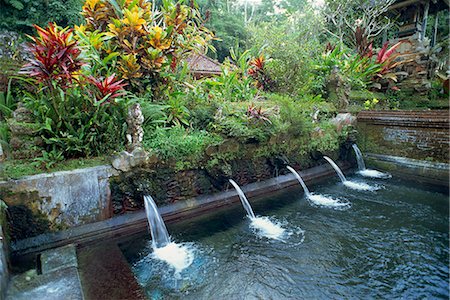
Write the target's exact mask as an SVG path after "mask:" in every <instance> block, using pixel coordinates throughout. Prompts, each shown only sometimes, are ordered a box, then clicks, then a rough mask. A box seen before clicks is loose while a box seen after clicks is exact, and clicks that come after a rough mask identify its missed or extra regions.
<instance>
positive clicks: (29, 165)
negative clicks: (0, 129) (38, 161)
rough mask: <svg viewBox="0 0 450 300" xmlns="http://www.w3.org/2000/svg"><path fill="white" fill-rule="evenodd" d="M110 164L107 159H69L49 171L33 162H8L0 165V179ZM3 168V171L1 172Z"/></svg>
mask: <svg viewBox="0 0 450 300" xmlns="http://www.w3.org/2000/svg"><path fill="white" fill-rule="evenodd" d="M104 164H109V159H108V158H107V157H94V158H78V159H69V160H65V161H62V162H60V163H58V164H55V165H54V166H52V167H51V168H50V169H48V170H44V169H41V168H39V167H37V166H35V165H33V161H32V160H25V159H24V160H19V159H17V160H6V161H5V162H4V163H3V166H1V163H0V179H4V180H6V179H17V178H20V177H23V176H28V175H36V174H40V173H50V172H57V171H69V170H74V169H79V168H89V167H95V166H100V165H104ZM1 168H3V170H1Z"/></svg>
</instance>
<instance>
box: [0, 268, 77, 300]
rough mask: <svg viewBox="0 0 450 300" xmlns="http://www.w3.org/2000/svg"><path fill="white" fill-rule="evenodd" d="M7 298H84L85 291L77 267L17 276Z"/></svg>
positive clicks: (19, 299)
mask: <svg viewBox="0 0 450 300" xmlns="http://www.w3.org/2000/svg"><path fill="white" fill-rule="evenodd" d="M6 299H11V300H12V299H14V300H29V299H46V300H60V299H66V300H82V299H83V292H82V290H81V284H80V278H79V275H78V271H77V269H76V268H65V269H60V270H57V271H54V272H51V273H47V274H42V275H37V274H34V275H33V276H30V275H28V274H21V275H17V276H15V277H14V278H13V279H12V281H11V284H10V285H9V289H8V294H7V297H6Z"/></svg>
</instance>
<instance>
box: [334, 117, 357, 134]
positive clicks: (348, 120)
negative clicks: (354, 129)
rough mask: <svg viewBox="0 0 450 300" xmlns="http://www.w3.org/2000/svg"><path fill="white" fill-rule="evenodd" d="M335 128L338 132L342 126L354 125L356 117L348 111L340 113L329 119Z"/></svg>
mask: <svg viewBox="0 0 450 300" xmlns="http://www.w3.org/2000/svg"><path fill="white" fill-rule="evenodd" d="M330 122H331V123H332V124H333V125H334V126H336V130H337V131H338V132H340V131H341V130H342V128H343V127H344V126H348V125H354V124H355V122H356V117H355V116H353V115H352V114H350V113H340V114H337V116H336V117H334V118H333V119H331V121H330Z"/></svg>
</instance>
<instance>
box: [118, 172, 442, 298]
mask: <svg viewBox="0 0 450 300" xmlns="http://www.w3.org/2000/svg"><path fill="white" fill-rule="evenodd" d="M354 178H355V177H354V176H350V177H349V179H350V180H353V179H354ZM368 180H369V179H368ZM369 183H370V184H372V183H373V182H371V181H369ZM310 188H311V189H314V191H315V192H317V193H320V194H329V195H333V196H334V197H336V198H347V199H348V200H349V201H351V202H352V206H351V208H349V209H347V210H335V209H324V208H322V207H317V206H311V205H309V204H308V203H307V201H304V195H303V194H302V193H301V192H300V191H301V190H300V187H298V188H296V189H287V190H285V192H283V193H280V194H277V195H275V196H271V197H267V198H265V199H262V200H259V201H256V202H252V205H253V208H254V209H255V211H258V212H259V213H261V214H265V215H272V216H276V217H277V219H278V220H280V222H281V223H282V224H284V226H285V228H286V230H287V231H289V232H290V235H288V236H287V238H286V239H285V240H284V241H280V240H276V239H266V238H261V237H259V236H257V235H255V234H254V232H253V230H252V228H251V227H249V223H250V221H249V219H248V218H245V217H244V213H243V211H242V207H240V206H234V207H233V208H231V209H230V210H228V211H220V212H217V213H214V214H212V215H208V216H203V217H202V218H201V219H196V220H189V221H185V222H183V223H178V224H175V225H169V230H170V232H171V233H172V235H173V238H174V239H176V240H185V241H186V240H190V241H195V245H196V247H197V249H196V250H195V251H196V252H195V259H194V260H193V263H192V264H191V265H190V266H189V267H188V268H186V269H184V270H183V271H182V272H181V278H182V279H179V280H174V279H173V274H168V272H167V267H165V265H164V264H161V263H159V262H158V261H156V262H155V260H146V259H145V258H146V257H147V256H148V253H151V251H152V249H151V247H149V243H150V241H149V238H148V237H147V236H144V237H141V238H138V239H136V240H134V241H132V242H129V243H126V244H125V243H124V244H122V246H121V247H122V249H123V251H124V254H125V256H126V258H127V259H128V261H129V262H130V264H131V265H132V266H133V270H134V272H135V274H136V277H137V278H138V279H139V282H140V284H141V285H142V286H143V287H144V289H145V291H146V293H147V295H148V297H149V299H448V297H449V285H448V281H449V265H448V261H449V199H448V195H444V194H440V193H437V192H432V191H429V190H426V189H424V188H421V187H420V185H418V184H417V183H412V182H407V181H402V180H399V179H397V178H393V179H391V180H389V181H387V182H386V185H385V188H384V189H381V190H378V191H375V192H371V193H367V192H358V191H356V190H349V189H347V188H345V187H344V186H343V185H342V184H341V183H340V182H338V181H337V180H328V181H327V184H326V185H325V184H324V185H314V186H311V187H310ZM300 227H301V228H302V229H303V230H304V235H303V234H298V232H297V230H300V229H299V228H300Z"/></svg>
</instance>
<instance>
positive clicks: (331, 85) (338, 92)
mask: <svg viewBox="0 0 450 300" xmlns="http://www.w3.org/2000/svg"><path fill="white" fill-rule="evenodd" d="M326 90H327V94H328V100H329V101H330V102H331V103H334V104H335V105H336V107H337V108H338V109H340V110H344V109H347V107H348V104H349V102H348V97H349V94H350V86H349V85H348V84H347V83H346V82H345V80H344V79H343V78H342V76H341V75H340V71H339V68H338V67H337V66H334V67H333V70H332V71H331V74H330V76H329V78H328V80H327V84H326Z"/></svg>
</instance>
